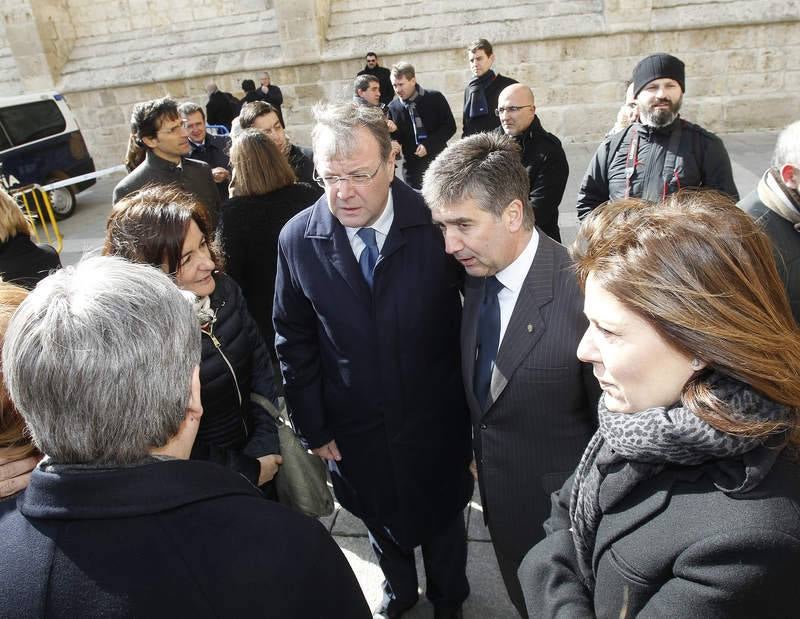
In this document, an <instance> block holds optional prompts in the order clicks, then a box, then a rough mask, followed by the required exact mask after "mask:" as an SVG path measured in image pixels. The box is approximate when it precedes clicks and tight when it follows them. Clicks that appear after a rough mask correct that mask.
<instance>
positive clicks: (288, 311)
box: [273, 102, 473, 618]
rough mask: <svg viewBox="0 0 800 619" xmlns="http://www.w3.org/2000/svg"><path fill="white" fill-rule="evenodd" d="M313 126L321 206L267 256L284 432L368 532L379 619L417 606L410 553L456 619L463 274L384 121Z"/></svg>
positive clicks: (466, 491)
mask: <svg viewBox="0 0 800 619" xmlns="http://www.w3.org/2000/svg"><path fill="white" fill-rule="evenodd" d="M315 114H316V121H317V122H316V126H315V127H314V130H313V133H312V142H313V147H314V160H315V162H316V167H317V170H318V172H319V175H320V178H319V183H320V184H321V186H323V187H324V188H325V195H324V196H323V197H322V198H320V200H319V201H318V202H317V203H316V204H314V205H313V206H311V207H310V208H308V209H306V210H304V211H303V212H301V213H300V214H299V215H297V216H296V217H295V218H293V219H292V220H291V221H289V223H288V224H286V226H285V227H284V228H283V230H282V231H281V234H280V237H279V243H278V274H277V278H276V283H275V303H274V310H273V322H274V325H275V333H276V338H275V342H276V348H277V353H278V359H279V360H280V363H281V370H282V372H283V378H284V384H285V391H286V398H287V401H288V403H289V408H290V410H291V413H292V419H293V421H294V422H295V423H296V426H297V429H298V430H299V432H300V433H301V434H302V436H303V437H304V439H305V440H306V442H307V443H308V446H309V447H310V448H311V449H312V450H313V451H314V453H316V454H318V455H320V456H321V457H323V458H325V459H326V460H327V461H328V466H329V470H330V473H331V478H332V480H333V486H334V490H335V492H336V497H337V499H338V500H339V502H340V503H341V504H342V506H343V507H345V508H346V509H347V510H349V511H350V512H352V513H353V514H355V515H356V516H358V517H359V518H361V519H362V520H363V521H364V523H365V524H366V526H367V528H368V530H369V534H370V542H371V543H372V546H373V549H374V550H375V553H376V555H377V557H378V561H379V564H380V567H381V569H382V570H383V573H384V576H385V578H386V580H385V582H384V586H383V593H384V596H383V601H382V603H381V605H380V607H379V608H378V609H376V611H375V616H376V617H400V616H401V615H402V614H403V613H404V612H405V611H406V610H408V609H409V608H411V607H412V606H413V605H414V604H415V603H416V601H417V597H418V593H417V587H418V583H417V573H416V568H415V564H414V548H415V547H416V546H422V555H423V559H424V562H425V572H426V582H427V587H426V594H427V596H428V598H429V599H430V600H431V602H432V603H433V605H434V609H435V616H436V617H437V618H444V617H460V616H461V604H462V602H463V601H464V600H465V599H466V597H467V595H468V594H469V585H468V583H467V579H466V573H465V570H466V532H465V529H464V518H463V509H464V507H465V506H466V504H467V501H468V500H469V497H470V495H471V492H472V486H473V480H472V477H471V475H470V474H469V469H468V467H469V463H470V459H471V454H470V425H469V410H468V408H467V404H466V401H465V397H464V389H463V385H462V383H461V376H460V373H459V367H460V354H459V346H458V334H459V329H460V323H461V301H460V297H459V287H460V283H461V281H462V278H463V273H461V271H460V269H458V265H457V264H456V263H455V262H454V261H453V260H452V258H450V257H449V256H447V255H446V254H445V252H444V245H443V243H442V238H441V235H440V234H439V232H438V231H437V230H436V228H435V227H434V226H432V225H431V216H430V211H429V210H428V208H427V207H426V206H425V203H424V202H423V201H422V198H421V197H420V196H419V195H418V194H417V193H416V192H414V191H412V190H411V189H410V188H409V187H408V186H406V185H405V184H404V183H402V182H400V181H397V180H394V154H393V153H392V146H391V142H390V138H389V131H388V129H387V127H386V121H385V119H384V117H383V114H382V113H381V111H380V109H378V108H375V107H370V106H364V105H358V104H357V103H355V102H348V103H342V104H337V105H328V106H321V107H319V108H317V109H316V110H315Z"/></svg>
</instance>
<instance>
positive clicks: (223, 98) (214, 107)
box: [206, 90, 239, 131]
mask: <svg viewBox="0 0 800 619" xmlns="http://www.w3.org/2000/svg"><path fill="white" fill-rule="evenodd" d="M238 115H239V100H238V99H236V98H235V97H234V96H233V95H232V94H231V93H229V92H222V91H220V90H217V91H214V92H212V93H211V94H210V95H208V103H206V121H207V122H208V124H209V125H222V126H224V127H225V128H226V129H228V131H230V130H231V121H232V120H233V119H234V118H236V116H238Z"/></svg>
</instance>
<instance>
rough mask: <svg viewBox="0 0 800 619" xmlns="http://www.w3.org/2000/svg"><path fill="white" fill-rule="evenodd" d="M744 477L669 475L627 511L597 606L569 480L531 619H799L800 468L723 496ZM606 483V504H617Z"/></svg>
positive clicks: (638, 494) (525, 579)
mask: <svg viewBox="0 0 800 619" xmlns="http://www.w3.org/2000/svg"><path fill="white" fill-rule="evenodd" d="M742 471H743V463H742V459H741V458H740V459H729V460H716V461H712V462H710V463H708V464H705V465H700V466H693V467H680V466H667V467H666V469H665V470H663V471H662V472H661V473H659V474H657V475H656V476H655V477H653V478H651V479H649V480H647V481H644V482H642V483H640V484H639V485H638V486H636V487H635V488H634V489H633V491H631V492H630V494H628V495H627V496H624V498H622V499H619V502H617V503H616V504H615V505H614V506H613V507H612V508H610V509H609V510H607V512H606V513H605V514H604V515H603V516H602V519H601V520H600V524H599V527H598V529H597V539H596V543H595V550H594V557H593V561H592V563H593V566H594V575H595V579H596V586H595V589H594V595H592V594H591V593H590V592H589V590H588V589H587V588H586V587H585V586H584V585H583V583H582V580H581V578H579V574H580V571H579V568H578V565H577V562H576V561H577V559H576V553H575V545H574V542H573V539H572V533H571V531H570V530H569V526H570V524H569V501H570V492H571V487H572V478H570V479H569V480H568V481H567V483H566V484H565V485H564V487H563V488H562V489H561V490H560V491H559V492H558V493H557V494H554V495H553V511H552V515H551V518H550V520H549V521H548V522H547V523H546V525H545V528H546V529H547V530H548V536H547V538H545V539H544V540H543V541H542V542H540V543H539V544H537V545H536V546H534V548H533V549H532V550H531V551H530V552H529V553H528V556H526V557H525V560H524V561H523V563H522V566H521V567H520V570H519V577H520V582H521V583H522V589H523V591H524V592H525V601H526V603H527V605H528V609H529V613H530V616H531V617H556V616H557V617H598V618H608V619H611V618H612V617H613V618H614V619H617V618H618V617H682V618H687V619H694V618H696V619H708V618H710V617H719V618H720V619H722V618H723V617H724V618H725V619H739V618H741V619H751V618H752V617H770V618H780V617H787V618H788V617H796V616H797V601H796V589H797V570H798V567H800V467H799V466H798V465H797V464H795V463H791V462H788V461H786V460H784V459H782V458H780V457H779V458H778V460H777V462H776V463H775V464H774V465H773V467H772V469H771V470H770V471H769V472H768V473H767V475H766V477H765V478H764V480H763V481H762V482H761V483H760V485H758V486H757V487H756V488H755V489H754V490H752V491H750V492H746V493H743V494H737V495H728V494H725V493H723V492H722V491H721V490H719V489H718V488H717V487H716V486H715V483H722V484H724V486H728V487H730V486H735V485H736V484H735V483H733V480H742V479H743V475H742ZM607 481H608V480H605V481H604V482H603V485H602V486H601V501H602V500H603V497H605V498H606V500H612V501H613V500H617V497H616V496H615V494H614V487H613V483H612V484H607ZM607 485H609V486H610V487H608V488H606V486H607Z"/></svg>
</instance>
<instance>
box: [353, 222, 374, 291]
mask: <svg viewBox="0 0 800 619" xmlns="http://www.w3.org/2000/svg"><path fill="white" fill-rule="evenodd" d="M356 234H357V235H358V236H359V237H360V238H361V240H362V241H364V245H366V247H365V248H364V250H363V251H362V252H361V256H359V258H358V266H359V267H361V273H362V274H363V275H364V279H365V280H367V284H369V287H370V289H372V272H373V271H374V270H375V263H376V262H378V242H377V241H376V240H375V229H374V228H361V230H359V231H358V232H356Z"/></svg>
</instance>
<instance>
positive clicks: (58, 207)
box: [48, 187, 77, 220]
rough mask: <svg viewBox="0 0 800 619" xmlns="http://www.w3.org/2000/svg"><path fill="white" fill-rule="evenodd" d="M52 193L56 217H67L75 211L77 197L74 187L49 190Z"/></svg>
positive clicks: (52, 204) (51, 199) (51, 197)
mask: <svg viewBox="0 0 800 619" xmlns="http://www.w3.org/2000/svg"><path fill="white" fill-rule="evenodd" d="M48 193H49V194H50V206H52V207H53V214H54V215H55V216H56V219H58V220H61V219H66V218H67V217H69V216H70V215H72V213H74V212H75V205H76V204H77V199H76V198H75V194H74V193H73V191H72V189H70V188H69V187H61V188H59V189H53V190H52V191H50V192H48Z"/></svg>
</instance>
